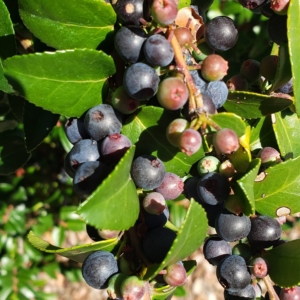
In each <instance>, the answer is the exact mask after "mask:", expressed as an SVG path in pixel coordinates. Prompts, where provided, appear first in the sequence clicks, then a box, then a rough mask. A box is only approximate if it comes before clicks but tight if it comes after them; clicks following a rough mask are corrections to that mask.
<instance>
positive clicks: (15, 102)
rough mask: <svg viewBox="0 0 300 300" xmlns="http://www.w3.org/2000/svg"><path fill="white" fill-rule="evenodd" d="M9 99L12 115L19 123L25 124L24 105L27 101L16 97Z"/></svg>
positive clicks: (9, 96) (11, 96) (8, 97)
mask: <svg viewBox="0 0 300 300" xmlns="http://www.w3.org/2000/svg"><path fill="white" fill-rule="evenodd" d="M7 99H8V103H9V106H10V109H11V111H12V113H13V114H14V116H15V117H16V118H17V120H18V121H19V122H21V123H23V113H24V105H25V101H26V100H25V99H24V98H22V97H20V96H15V95H7Z"/></svg>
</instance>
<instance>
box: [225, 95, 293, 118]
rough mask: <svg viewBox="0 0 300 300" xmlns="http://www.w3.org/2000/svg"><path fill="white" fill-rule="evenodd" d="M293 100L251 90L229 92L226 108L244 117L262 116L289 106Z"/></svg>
mask: <svg viewBox="0 0 300 300" xmlns="http://www.w3.org/2000/svg"><path fill="white" fill-rule="evenodd" d="M292 103H293V101H292V100H289V99H285V98H279V97H277V96H276V97H272V96H268V95H263V94H256V93H251V92H238V91H235V92H229V95H228V99H227V101H226V102H225V104H224V105H223V106H224V108H225V109H226V110H227V111H229V112H233V113H235V114H237V115H239V116H240V117H242V118H261V117H263V116H267V115H270V114H272V113H275V112H278V111H281V110H283V109H285V108H287V107H289V106H290V105H291V104H292Z"/></svg>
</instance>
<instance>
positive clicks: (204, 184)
mask: <svg viewBox="0 0 300 300" xmlns="http://www.w3.org/2000/svg"><path fill="white" fill-rule="evenodd" d="M197 192H198V195H199V197H200V198H201V200H202V201H203V202H204V203H207V204H210V205H216V204H218V203H221V202H224V201H225V199H226V198H227V197H228V196H229V192H230V186H229V182H228V180H227V178H226V177H224V176H222V175H221V174H219V173H215V172H210V173H207V174H206V175H204V176H203V177H202V178H201V179H199V181H198V184H197Z"/></svg>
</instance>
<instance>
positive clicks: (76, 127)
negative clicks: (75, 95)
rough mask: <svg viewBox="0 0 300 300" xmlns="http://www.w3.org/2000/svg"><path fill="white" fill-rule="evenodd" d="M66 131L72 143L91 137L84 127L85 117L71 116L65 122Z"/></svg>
mask: <svg viewBox="0 0 300 300" xmlns="http://www.w3.org/2000/svg"><path fill="white" fill-rule="evenodd" d="M65 132H66V136H67V138H68V140H69V141H70V143H72V144H76V143H77V142H79V141H81V140H83V139H88V138H90V137H89V135H88V133H87V132H86V130H85V128H84V118H70V119H68V120H67V122H66V124H65Z"/></svg>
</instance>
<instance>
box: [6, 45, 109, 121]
mask: <svg viewBox="0 0 300 300" xmlns="http://www.w3.org/2000/svg"><path fill="white" fill-rule="evenodd" d="M3 66H4V73H5V76H6V77H7V79H8V81H9V83H10V84H11V85H12V86H13V87H14V89H15V90H16V91H18V92H19V94H20V95H21V96H23V97H25V98H26V99H27V100H28V101H29V102H31V103H33V104H35V105H37V106H40V107H42V108H43V109H45V110H49V111H51V112H52V113H57V114H62V115H66V116H73V117H79V116H81V115H82V114H83V113H84V112H85V111H86V110H87V109H89V108H91V107H93V106H95V105H98V104H99V103H101V102H102V97H101V93H102V87H103V85H104V82H105V81H106V79H107V77H108V76H109V75H111V74H113V73H114V72H115V67H114V63H113V60H112V58H111V57H109V56H107V55H106V54H104V53H103V52H99V51H96V50H89V49H76V50H66V51H57V52H45V53H36V54H29V55H22V56H15V57H11V58H8V59H7V60H5V61H4V62H3Z"/></svg>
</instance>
